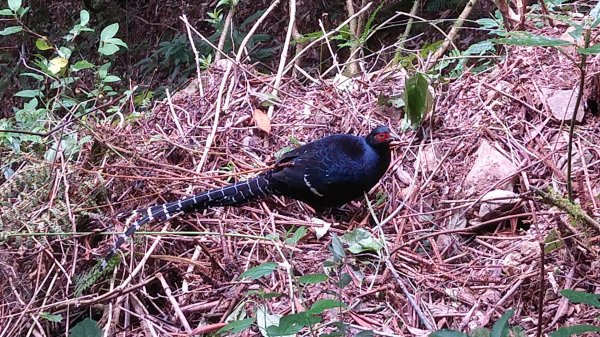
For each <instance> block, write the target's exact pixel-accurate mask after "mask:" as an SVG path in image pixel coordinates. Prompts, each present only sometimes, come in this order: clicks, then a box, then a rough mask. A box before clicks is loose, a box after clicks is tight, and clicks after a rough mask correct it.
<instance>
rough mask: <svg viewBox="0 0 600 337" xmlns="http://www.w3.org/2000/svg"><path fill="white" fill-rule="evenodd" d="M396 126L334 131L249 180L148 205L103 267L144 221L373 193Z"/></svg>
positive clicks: (328, 203)
mask: <svg viewBox="0 0 600 337" xmlns="http://www.w3.org/2000/svg"><path fill="white" fill-rule="evenodd" d="M391 141H392V136H391V132H390V129H389V128H388V127H387V126H379V127H377V128H375V129H373V131H371V133H369V134H368V135H367V136H366V137H359V136H353V135H346V134H340V135H332V136H329V137H325V138H323V139H319V140H317V141H314V142H311V143H308V144H306V145H303V146H300V147H298V148H296V149H294V150H292V151H289V152H287V153H285V154H284V155H283V156H282V157H281V158H280V159H279V160H278V161H277V163H276V164H275V167H274V168H273V169H271V170H269V171H267V172H264V173H262V174H259V175H258V176H256V177H255V178H252V179H250V180H247V181H244V182H238V183H235V184H231V185H228V186H225V187H222V188H219V189H215V190H212V191H208V192H203V193H200V194H197V195H194V196H192V197H186V198H184V199H181V200H177V201H173V202H169V203H166V204H162V205H156V206H152V207H149V208H147V209H146V210H144V211H143V212H141V213H142V215H143V217H142V218H140V219H139V220H137V221H136V222H134V223H133V224H132V225H131V227H129V228H128V229H127V231H125V233H123V234H122V235H121V236H120V237H119V238H118V239H117V242H116V243H115V246H114V247H113V248H112V249H111V251H110V252H109V253H108V254H107V256H106V257H105V259H104V261H102V267H105V266H106V263H107V262H108V261H109V260H110V259H111V258H112V257H113V256H114V255H115V253H116V251H117V250H118V249H119V247H120V246H121V245H122V244H123V243H124V242H125V240H127V238H128V237H130V236H132V235H133V234H134V233H135V232H136V231H137V230H138V229H139V228H140V227H141V226H142V225H144V224H146V223H148V222H150V221H153V220H158V221H164V220H167V219H170V218H171V217H173V216H175V215H177V214H180V213H188V212H192V211H197V210H203V209H206V208H209V207H214V206H235V205H240V204H243V203H246V202H249V201H252V200H255V199H258V198H262V197H265V196H268V195H281V196H286V197H290V198H293V199H297V200H301V201H303V202H305V203H307V204H309V205H310V206H311V207H313V208H315V209H322V208H327V207H333V206H339V205H342V204H345V203H347V202H349V201H351V200H354V199H356V198H358V197H360V196H361V195H362V194H363V193H364V192H368V191H369V190H370V189H371V188H372V187H373V186H375V184H377V182H378V181H379V179H381V177H382V176H383V174H384V173H385V171H386V170H387V168H388V166H389V164H390V148H389V144H390V142H391Z"/></svg>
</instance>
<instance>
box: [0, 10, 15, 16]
mask: <svg viewBox="0 0 600 337" xmlns="http://www.w3.org/2000/svg"><path fill="white" fill-rule="evenodd" d="M13 14H14V13H13V11H11V10H10V9H8V8H5V9H0V15H3V16H13Z"/></svg>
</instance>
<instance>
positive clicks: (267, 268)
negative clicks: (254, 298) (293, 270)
mask: <svg viewBox="0 0 600 337" xmlns="http://www.w3.org/2000/svg"><path fill="white" fill-rule="evenodd" d="M275 269H277V263H275V262H265V263H263V264H260V265H258V266H256V267H252V268H250V269H248V270H246V271H245V272H243V273H242V275H241V276H240V278H249V279H251V280H256V279H259V278H261V277H263V276H267V275H269V274H271V273H272V272H273V271H274V270H275Z"/></svg>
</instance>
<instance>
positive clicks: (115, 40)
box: [104, 37, 128, 48]
mask: <svg viewBox="0 0 600 337" xmlns="http://www.w3.org/2000/svg"><path fill="white" fill-rule="evenodd" d="M104 42H106V43H108V44H114V45H117V46H122V47H125V48H128V47H127V43H125V42H123V40H121V39H119V38H116V37H113V38H110V39H108V40H106V41H104Z"/></svg>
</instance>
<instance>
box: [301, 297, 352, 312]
mask: <svg viewBox="0 0 600 337" xmlns="http://www.w3.org/2000/svg"><path fill="white" fill-rule="evenodd" d="M346 307H347V305H346V304H345V303H343V302H340V301H336V300H332V299H330V298H326V299H323V300H319V301H316V302H315V303H314V304H313V305H312V306H311V307H310V309H308V310H307V311H306V313H307V314H311V315H313V314H314V315H318V314H320V313H322V312H323V311H325V310H328V309H334V308H346Z"/></svg>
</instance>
